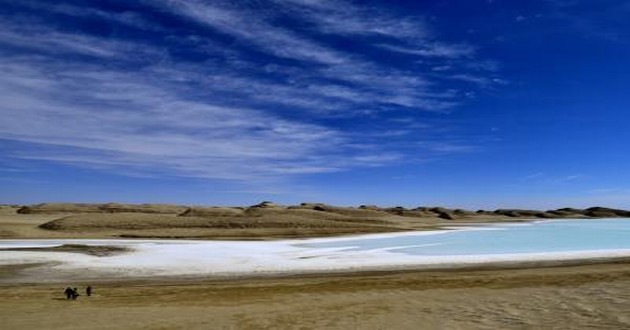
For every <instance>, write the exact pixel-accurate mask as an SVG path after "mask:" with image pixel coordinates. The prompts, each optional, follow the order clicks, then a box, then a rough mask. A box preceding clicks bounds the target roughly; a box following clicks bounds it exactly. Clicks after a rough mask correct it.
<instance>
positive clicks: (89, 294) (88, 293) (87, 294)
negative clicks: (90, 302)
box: [85, 285, 92, 297]
mask: <svg viewBox="0 0 630 330" xmlns="http://www.w3.org/2000/svg"><path fill="white" fill-rule="evenodd" d="M85 295H86V296H88V297H89V296H91V295H92V287H91V286H89V285H88V287H87V288H85Z"/></svg>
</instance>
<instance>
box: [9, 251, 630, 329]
mask: <svg viewBox="0 0 630 330" xmlns="http://www.w3.org/2000/svg"><path fill="white" fill-rule="evenodd" d="M86 284H87V283H68V284H66V283H63V284H59V285H49V284H48V285H29V286H4V287H0V324H2V328H3V329H85V328H91V329H112V328H116V329H628V328H630V312H629V311H630V264H624V263H620V264H603V265H591V266H573V267H555V268H538V269H517V270H483V271H481V270H480V271H451V272H404V273H400V272H399V273H378V274H368V275H365V274H364V275H359V274H353V275H344V276H340V275H335V276H310V277H304V276H302V277H290V278H275V279H249V280H245V279H243V280H234V281H204V280H196V281H188V282H180V283H174V282H159V281H157V280H156V281H145V282H136V283H132V282H127V283H125V282H117V283H100V284H99V283H89V284H91V285H92V286H93V287H94V290H95V295H93V296H92V297H86V296H81V297H79V299H78V300H76V301H66V300H65V298H64V297H63V289H64V287H65V286H67V285H72V286H79V287H80V289H81V290H83V288H84V287H85V285H86Z"/></svg>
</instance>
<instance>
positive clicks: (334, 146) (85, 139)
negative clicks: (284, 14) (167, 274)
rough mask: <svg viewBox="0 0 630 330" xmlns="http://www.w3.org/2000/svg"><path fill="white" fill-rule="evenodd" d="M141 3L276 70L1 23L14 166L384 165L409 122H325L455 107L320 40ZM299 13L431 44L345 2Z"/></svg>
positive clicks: (203, 171)
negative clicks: (367, 125)
mask: <svg viewBox="0 0 630 330" xmlns="http://www.w3.org/2000/svg"><path fill="white" fill-rule="evenodd" d="M289 2H291V3H292V4H293V5H295V3H297V2H296V1H289ZM147 3H148V4H150V5H153V6H158V8H161V9H163V10H165V13H170V12H173V11H174V12H175V13H176V14H177V15H178V16H179V17H182V18H184V19H185V20H186V22H187V23H189V24H192V25H195V24H196V25H198V26H200V27H203V29H208V28H209V29H210V30H212V33H220V34H223V35H225V36H229V37H231V38H234V40H235V43H236V44H238V46H239V47H241V46H243V47H249V48H251V50H255V51H256V52H259V53H264V54H266V55H268V56H270V57H271V58H274V59H277V60H273V59H270V60H268V61H266V62H265V61H263V60H261V59H258V58H257V59H254V60H252V59H251V54H248V53H243V52H241V51H239V47H231V46H232V44H230V43H226V42H222V41H220V40H214V39H213V38H212V37H211V36H210V35H209V34H208V33H206V32H207V31H197V29H195V28H190V32H187V35H186V36H183V37H182V36H180V35H176V34H171V32H169V33H166V36H164V35H162V37H164V40H167V41H168V43H167V44H164V43H149V42H145V41H138V40H133V39H131V38H127V39H123V38H113V37H110V38H108V37H102V36H97V35H92V34H88V33H83V32H80V31H69V30H67V29H66V30H63V29H58V28H55V27H54V26H52V25H48V24H47V23H44V22H42V21H38V20H32V21H31V24H29V25H28V26H25V25H24V24H23V20H20V18H19V17H18V18H8V17H3V18H6V19H5V20H3V23H2V24H1V26H0V27H2V29H0V44H2V45H3V46H5V47H6V48H7V49H11V51H7V52H3V53H2V54H0V60H1V61H0V70H2V72H3V75H1V76H0V97H1V98H2V100H3V104H2V105H0V111H1V112H2V115H3V121H1V122H0V139H5V140H12V141H19V142H23V143H27V144H28V147H27V148H23V149H22V150H13V151H12V152H11V154H9V155H8V156H9V157H14V158H21V159H40V160H48V161H54V162H61V163H68V164H74V165H78V166H85V167H90V168H96V169H115V170H116V171H118V173H127V174H133V175H150V174H152V173H156V174H168V175H182V176H192V177H204V178H220V179H234V180H254V179H255V180H261V179H265V178H269V177H279V176H283V175H287V174H306V173H323V172H331V171H339V170H345V169H349V168H354V167H371V166H381V165H386V164H391V163H394V162H398V161H400V160H401V159H403V158H405V157H402V153H403V152H402V151H401V150H400V146H396V145H395V144H394V143H390V142H388V140H387V139H397V138H400V137H401V136H406V135H409V134H411V132H412V130H413V129H415V128H414V127H420V126H418V123H407V124H405V128H404V129H400V128H398V129H395V130H393V129H391V128H389V127H383V132H381V133H380V134H378V133H379V132H375V134H373V135H372V137H376V136H378V137H379V139H380V140H381V141H364V140H365V139H370V137H369V136H367V137H366V135H365V134H361V132H358V131H357V130H356V128H355V127H347V128H346V127H341V126H335V125H326V124H323V122H325V121H322V120H321V119H325V118H330V117H332V116H347V117H354V116H358V115H359V114H365V113H375V112H379V111H382V109H388V107H390V106H392V105H393V106H396V107H401V108H405V109H409V110H444V109H448V108H451V107H454V106H455V105H457V104H458V102H459V101H458V100H457V97H458V93H457V92H456V91H452V90H450V89H449V90H444V89H443V88H441V87H440V86H439V85H438V84H437V82H436V81H435V80H434V78H432V77H429V76H422V75H419V74H418V73H417V71H415V70H402V69H399V68H395V67H393V66H390V65H387V64H383V63H376V62H373V61H371V60H370V59H369V58H366V57H365V56H363V55H362V54H359V53H353V52H351V51H349V50H347V49H338V48H336V47H333V46H331V45H327V44H325V43H322V42H321V41H316V40H315V39H314V38H312V37H311V36H310V35H309V34H304V33H301V32H300V31H297V30H291V29H288V28H285V27H280V26H277V25H275V24H274V23H273V17H272V16H268V15H267V16H266V15H264V14H261V15H257V14H256V13H253V12H252V11H251V10H247V9H244V8H241V7H235V6H229V5H225V4H223V5H219V3H218V2H217V3H215V2H201V1H193V0H170V1H161V2H154V1H150V2H147ZM276 3H280V4H281V5H283V6H286V5H287V3H288V2H287V1H277V2H276ZM40 5H41V6H42V9H44V10H48V11H50V12H53V13H61V14H63V15H70V16H76V17H91V16H95V17H98V18H99V19H104V20H112V21H115V22H117V23H119V24H124V25H128V26H133V27H135V28H141V29H147V30H152V31H153V32H156V31H160V32H156V33H161V31H162V29H168V28H167V27H166V26H162V25H160V24H157V23H155V22H152V21H151V20H150V19H148V18H145V17H141V16H139V14H138V13H127V14H125V13H122V14H120V15H118V14H116V15H115V14H111V13H108V12H104V11H102V10H98V9H91V8H77V7H68V6H53V5H45V4H38V3H31V6H34V8H38V6H40ZM302 5H304V6H306V7H308V8H310V9H309V10H307V11H303V12H301V14H300V15H301V16H300V17H302V16H304V17H306V16H308V19H306V18H305V21H306V22H310V24H311V25H312V26H313V29H314V30H316V31H318V33H336V34H339V35H340V36H346V35H358V34H361V35H365V36H381V37H387V38H389V39H392V40H396V42H398V43H401V42H403V43H407V42H411V41H416V42H422V40H424V38H426V34H427V32H426V29H425V27H424V24H423V23H421V22H416V21H412V20H408V19H401V20H400V21H398V23H396V24H394V21H393V19H392V17H391V16H388V15H387V14H385V13H381V12H375V11H370V14H374V16H370V15H367V14H366V13H367V11H363V10H360V9H358V8H357V7H356V6H353V5H350V4H348V3H342V2H311V1H306V2H303V3H302ZM302 5H300V6H302ZM339 6H342V7H339ZM343 6H346V7H343ZM340 8H345V9H347V10H348V12H347V13H345V14H343V15H347V14H348V13H350V14H352V15H351V16H352V18H348V19H347V20H346V21H344V22H343V24H342V23H340V24H337V25H333V24H325V23H326V22H327V20H328V18H325V15H324V16H322V15H323V14H322V13H324V12H330V13H331V15H332V16H330V17H335V15H342V13H341V11H340ZM291 12H292V11H291ZM309 15H310V16H309ZM156 26H159V28H157V29H154V27H156ZM325 26H328V28H325ZM203 29H202V30H203ZM379 42H381V41H379ZM367 44H368V45H372V43H370V42H368V43H367ZM169 45H170V47H175V46H173V45H176V46H182V47H187V48H190V49H191V50H192V51H195V52H197V53H198V54H199V55H203V56H204V57H206V58H207V60H204V61H188V60H186V59H181V58H176V57H175V56H173V55H172V54H171V50H172V49H168V47H169ZM375 45H376V46H378V45H381V44H380V43H379V44H375ZM401 47H402V46H401ZM423 49H424V50H425V51H426V52H432V54H429V53H427V54H425V56H432V57H436V59H437V60H438V63H435V64H436V65H440V64H443V65H446V64H445V63H439V60H440V59H448V60H449V61H450V60H451V59H453V58H460V57H469V56H472V50H471V49H467V48H466V47H464V46H458V45H449V44H444V43H438V42H437V41H435V40H434V39H432V40H430V41H428V42H427V43H426V45H425V48H423ZM469 51H470V52H471V53H468V52H469ZM287 60H288V61H287ZM261 62H263V63H262V64H261ZM448 65H452V64H451V63H450V62H449V63H448ZM451 71H453V72H456V68H453V69H452V70H450V71H449V72H451ZM287 114H289V115H287ZM412 120H413V119H412ZM422 128H423V129H426V126H422ZM415 146H416V148H424V149H425V150H427V151H437V152H441V153H442V152H462V151H465V150H464V149H466V150H468V147H466V148H462V147H461V146H459V147H458V146H454V145H451V144H449V143H448V142H444V143H443V144H440V145H436V144H421V143H420V144H416V145H415Z"/></svg>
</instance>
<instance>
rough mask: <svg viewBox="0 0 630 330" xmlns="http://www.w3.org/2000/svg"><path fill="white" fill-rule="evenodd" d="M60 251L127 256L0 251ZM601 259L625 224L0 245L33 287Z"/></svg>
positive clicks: (623, 240)
mask: <svg viewBox="0 0 630 330" xmlns="http://www.w3.org/2000/svg"><path fill="white" fill-rule="evenodd" d="M63 244H83V245H109V246H124V247H127V248H130V249H131V250H132V252H130V253H125V254H120V255H111V256H93V255H85V254H80V253H70V252H49V251H2V249H8V248H12V249H15V248H20V247H22V248H26V247H52V246H59V245H63ZM607 257H630V219H597V220H553V221H540V222H529V223H518V224H514V223H511V224H494V225H479V226H476V227H468V228H459V229H458V230H441V231H432V232H426V231H425V232H407V233H390V234H373V235H360V236H352V237H336V238H315V239H303V240H281V241H264V242H252V241H186V240H176V241H175V240H118V239H110V240H82V239H68V240H62V239H47V240H0V265H14V264H34V263H38V264H45V266H41V267H35V268H33V269H30V268H29V270H25V271H24V272H23V273H21V275H20V276H24V278H25V279H26V278H28V276H29V274H31V275H32V276H33V278H37V279H38V280H39V279H40V278H41V274H45V276H46V278H48V279H54V278H56V279H65V278H76V277H77V276H79V277H85V278H95V277H97V278H106V277H115V278H119V277H121V276H123V277H139V276H174V275H177V276H181V275H190V276H214V275H217V276H223V275H227V276H231V275H235V274H237V275H238V274H241V275H251V274H258V273H298V272H321V271H356V270H368V269H383V268H444V267H454V266H478V265H483V264H487V263H497V262H515V261H517V262H521V261H556V260H576V259H590V258H607ZM29 272H30V273H29ZM33 274H35V275H33ZM37 274H39V275H37ZM36 275H37V276H39V277H36Z"/></svg>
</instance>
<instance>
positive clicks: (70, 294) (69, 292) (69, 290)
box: [63, 287, 74, 300]
mask: <svg viewBox="0 0 630 330" xmlns="http://www.w3.org/2000/svg"><path fill="white" fill-rule="evenodd" d="M63 293H65V294H66V299H67V300H70V299H72V297H73V296H74V290H72V288H71V287H67V288H66V289H65V290H64V291H63Z"/></svg>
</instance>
